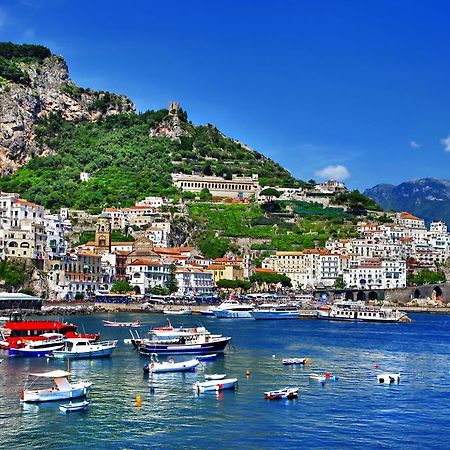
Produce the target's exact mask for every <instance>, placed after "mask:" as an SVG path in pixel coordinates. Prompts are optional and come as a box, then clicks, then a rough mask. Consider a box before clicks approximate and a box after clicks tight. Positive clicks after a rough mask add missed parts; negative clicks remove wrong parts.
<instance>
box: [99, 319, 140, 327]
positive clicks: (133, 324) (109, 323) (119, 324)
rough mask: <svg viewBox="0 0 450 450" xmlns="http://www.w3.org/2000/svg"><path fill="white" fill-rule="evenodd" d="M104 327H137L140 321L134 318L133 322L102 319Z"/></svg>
mask: <svg viewBox="0 0 450 450" xmlns="http://www.w3.org/2000/svg"><path fill="white" fill-rule="evenodd" d="M103 326H104V327H125V328H139V327H140V326H141V322H140V321H139V320H134V321H133V322H116V321H114V320H104V321H103Z"/></svg>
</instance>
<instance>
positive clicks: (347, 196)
mask: <svg viewBox="0 0 450 450" xmlns="http://www.w3.org/2000/svg"><path fill="white" fill-rule="evenodd" d="M333 202H334V203H335V204H338V205H346V206H348V207H349V208H364V209H366V210H371V211H382V210H383V209H382V208H380V206H378V205H377V203H376V202H375V200H372V199H371V198H369V197H366V196H365V195H364V194H361V193H360V192H359V191H358V190H354V191H351V192H343V193H339V194H336V195H335V196H334V198H333Z"/></svg>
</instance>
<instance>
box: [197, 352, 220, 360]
mask: <svg viewBox="0 0 450 450" xmlns="http://www.w3.org/2000/svg"><path fill="white" fill-rule="evenodd" d="M196 358H197V359H198V360H199V361H211V360H213V359H216V358H217V353H211V354H210V355H198V356H196Z"/></svg>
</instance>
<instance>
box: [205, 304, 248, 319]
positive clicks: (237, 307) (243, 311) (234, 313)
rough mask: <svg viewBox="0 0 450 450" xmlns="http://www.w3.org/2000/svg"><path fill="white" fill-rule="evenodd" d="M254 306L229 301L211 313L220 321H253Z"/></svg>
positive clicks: (213, 309)
mask: <svg viewBox="0 0 450 450" xmlns="http://www.w3.org/2000/svg"><path fill="white" fill-rule="evenodd" d="M253 309H254V306H253V305H250V304H244V303H241V302H239V301H237V300H234V299H228V300H226V301H224V302H223V303H221V304H220V305H219V306H218V307H217V308H212V309H211V311H212V312H213V314H214V315H215V316H216V317H218V318H219V319H251V318H252V315H251V314H250V313H251V311H253Z"/></svg>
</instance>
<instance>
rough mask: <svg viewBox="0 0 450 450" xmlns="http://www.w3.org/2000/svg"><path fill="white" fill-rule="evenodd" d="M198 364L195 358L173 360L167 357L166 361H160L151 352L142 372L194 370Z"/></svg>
mask: <svg viewBox="0 0 450 450" xmlns="http://www.w3.org/2000/svg"><path fill="white" fill-rule="evenodd" d="M199 364H200V362H199V361H198V360H197V359H190V360H188V361H179V362H175V360H174V359H173V358H169V359H168V360H167V361H162V362H160V361H158V358H157V355H156V354H154V353H153V354H152V355H151V360H150V363H149V364H146V365H145V366H144V373H166V372H195V368H196V367H197V366H198V365H199Z"/></svg>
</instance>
